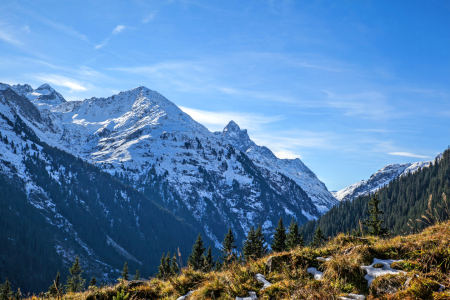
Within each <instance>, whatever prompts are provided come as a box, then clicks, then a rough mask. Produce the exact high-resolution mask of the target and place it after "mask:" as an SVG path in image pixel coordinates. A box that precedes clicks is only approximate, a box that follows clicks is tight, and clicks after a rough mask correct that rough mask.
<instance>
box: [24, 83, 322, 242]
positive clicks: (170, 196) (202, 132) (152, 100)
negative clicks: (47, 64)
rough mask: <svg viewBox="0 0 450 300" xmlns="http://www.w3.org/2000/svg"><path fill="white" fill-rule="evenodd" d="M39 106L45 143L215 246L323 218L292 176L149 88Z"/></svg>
mask: <svg viewBox="0 0 450 300" xmlns="http://www.w3.org/2000/svg"><path fill="white" fill-rule="evenodd" d="M45 88H46V89H47V90H50V88H49V87H48V86H45ZM23 90H25V92H26V93H25V92H24V94H23V95H24V96H27V95H29V92H27V89H23ZM35 107H37V109H38V110H39V111H40V112H41V116H43V117H42V118H43V120H44V121H45V122H44V123H45V124H44V123H42V122H41V123H39V122H35V123H39V124H33V125H32V126H34V127H33V128H34V129H35V131H36V133H37V135H38V136H39V137H40V138H41V139H42V140H44V141H46V142H47V143H48V144H50V145H52V146H55V147H59V148H60V149H63V150H65V151H68V152H70V153H72V154H74V155H76V156H79V157H81V158H82V159H83V160H85V161H87V162H90V163H93V164H95V165H97V166H99V167H100V168H102V170H104V171H105V172H108V173H110V174H112V175H113V176H115V177H116V178H117V179H119V180H121V181H122V182H124V183H126V184H130V185H131V186H133V187H135V188H137V189H138V190H139V191H141V192H142V193H144V194H145V195H146V196H147V197H150V198H152V199H155V201H157V202H158V203H159V204H160V205H162V206H164V207H166V208H168V209H169V210H171V211H172V212H174V213H175V214H176V215H178V216H181V217H183V218H184V219H186V220H187V221H188V222H190V223H192V224H195V225H196V226H200V227H201V228H203V231H204V232H205V233H206V234H207V236H208V237H209V238H210V239H211V240H212V241H213V242H214V243H215V245H216V247H219V246H220V241H221V240H222V238H223V236H224V235H225V233H226V230H227V228H229V227H231V228H233V230H234V231H235V233H236V234H237V236H238V237H239V238H243V237H244V236H245V234H246V232H247V231H248V229H249V228H250V226H252V225H257V224H258V223H261V224H263V228H264V230H265V233H266V234H269V233H271V232H272V230H273V228H274V224H275V223H276V222H277V221H278V219H279V218H280V216H284V217H285V218H288V219H290V218H291V217H294V218H296V219H297V220H298V221H299V222H300V223H304V222H306V221H307V220H309V219H313V218H317V217H319V216H320V214H321V211H323V207H322V206H316V205H315V203H314V202H313V201H312V200H311V198H310V197H309V196H308V194H307V193H306V192H305V190H304V189H303V188H302V187H301V186H300V185H299V184H298V182H297V181H298V180H295V179H294V177H293V176H291V175H290V174H289V172H284V171H283V172H282V170H281V168H280V167H278V169H277V168H267V167H264V166H263V165H262V164H258V163H256V161H255V160H252V159H251V157H249V156H247V154H245V153H243V152H241V151H239V150H238V149H236V148H235V147H233V146H230V145H229V143H228V142H226V141H224V140H222V138H220V137H218V136H216V135H215V134H213V133H211V132H209V131H208V130H207V129H206V128H205V127H204V126H203V125H201V124H199V123H197V122H196V121H194V120H193V119H192V118H191V117H190V116H189V115H187V114H186V113H184V112H183V111H181V110H180V109H179V108H178V107H177V106H176V105H175V104H173V103H172V102H170V101H169V100H167V99H166V98H164V97H163V96H162V95H160V94H159V93H157V92H155V91H151V90H149V89H147V88H145V87H138V88H135V89H132V90H130V91H126V92H121V93H119V94H118V95H114V96H111V97H108V98H90V99H86V100H84V101H71V102H62V103H61V104H58V103H55V104H52V103H50V102H48V103H47V104H46V105H45V106H44V105H36V106H35ZM44 117H45V118H44ZM30 123H32V122H31V121H30ZM299 166H300V167H301V166H302V164H301V162H300V164H299ZM314 177H315V176H314ZM325 190H326V188H325ZM317 207H320V209H321V210H320V211H319V210H318V208H317Z"/></svg>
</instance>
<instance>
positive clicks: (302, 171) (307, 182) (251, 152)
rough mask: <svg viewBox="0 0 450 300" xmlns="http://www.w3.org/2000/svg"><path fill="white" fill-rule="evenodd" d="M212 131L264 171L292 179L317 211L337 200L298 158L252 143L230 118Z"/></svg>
mask: <svg viewBox="0 0 450 300" xmlns="http://www.w3.org/2000/svg"><path fill="white" fill-rule="evenodd" d="M214 134H215V135H216V136H218V137H220V138H221V140H222V141H224V142H226V143H229V144H230V145H232V146H234V147H235V148H237V149H239V150H240V151H242V152H243V153H245V154H247V156H248V157H249V158H250V159H251V160H252V161H253V162H254V163H255V164H256V165H257V166H259V167H261V168H263V169H265V170H266V171H267V172H268V173H277V172H279V173H282V174H283V175H285V176H287V177H289V178H291V179H292V180H294V181H295V182H296V183H297V184H298V185H299V186H300V187H301V188H302V189H303V190H304V191H305V192H306V193H307V194H308V196H309V197H310V198H311V200H312V201H313V202H314V204H315V205H316V207H317V209H318V210H319V212H321V213H324V212H326V211H328V210H329V209H330V208H331V207H332V206H333V205H335V204H336V203H338V201H337V200H336V198H335V197H334V196H333V195H332V194H331V193H330V192H329V191H328V189H327V187H326V186H325V184H324V183H323V182H322V181H320V180H319V179H318V178H317V176H316V175H315V174H314V173H313V172H312V171H311V170H310V169H309V168H308V167H307V166H305V164H304V163H303V162H302V161H301V160H300V159H298V158H296V159H279V158H277V157H276V156H275V155H274V154H273V152H272V151H270V149H268V148H267V147H264V146H258V145H256V144H255V143H254V142H253V141H252V140H251V139H250V137H249V136H248V134H247V130H245V129H244V130H241V129H240V127H239V126H238V125H237V124H236V123H235V122H234V121H230V123H229V124H228V125H227V126H226V127H225V128H224V130H223V131H222V132H215V133H214Z"/></svg>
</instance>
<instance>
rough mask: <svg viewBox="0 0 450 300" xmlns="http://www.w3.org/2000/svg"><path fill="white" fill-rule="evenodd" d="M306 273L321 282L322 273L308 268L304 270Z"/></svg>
mask: <svg viewBox="0 0 450 300" xmlns="http://www.w3.org/2000/svg"><path fill="white" fill-rule="evenodd" d="M306 272H308V273H309V274H312V275H313V276H314V279H315V280H321V279H322V277H323V272H320V271H319V270H317V269H316V268H308V269H306Z"/></svg>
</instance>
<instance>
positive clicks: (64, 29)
mask: <svg viewBox="0 0 450 300" xmlns="http://www.w3.org/2000/svg"><path fill="white" fill-rule="evenodd" d="M24 12H26V13H27V14H28V15H30V16H31V17H33V18H34V19H36V20H38V21H40V22H41V23H44V24H46V25H48V26H50V27H52V28H54V29H57V30H59V31H61V32H63V33H64V34H66V35H68V36H71V37H74V38H77V39H79V40H82V41H85V42H89V40H88V38H87V36H85V35H84V34H81V33H79V32H78V31H76V30H75V29H73V28H72V27H69V26H67V25H64V24H61V23H58V22H54V21H52V20H50V19H48V18H46V17H44V16H42V15H40V14H37V13H34V12H32V11H26V10H25V11H24Z"/></svg>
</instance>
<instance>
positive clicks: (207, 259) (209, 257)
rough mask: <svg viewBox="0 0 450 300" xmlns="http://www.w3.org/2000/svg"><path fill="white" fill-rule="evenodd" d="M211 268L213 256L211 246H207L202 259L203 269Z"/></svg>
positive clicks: (212, 267) (208, 269)
mask: <svg viewBox="0 0 450 300" xmlns="http://www.w3.org/2000/svg"><path fill="white" fill-rule="evenodd" d="M212 269H214V257H213V255H212V249H211V246H209V247H208V250H207V251H206V255H205V256H204V259H203V271H204V272H210V271H211V270H212Z"/></svg>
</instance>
